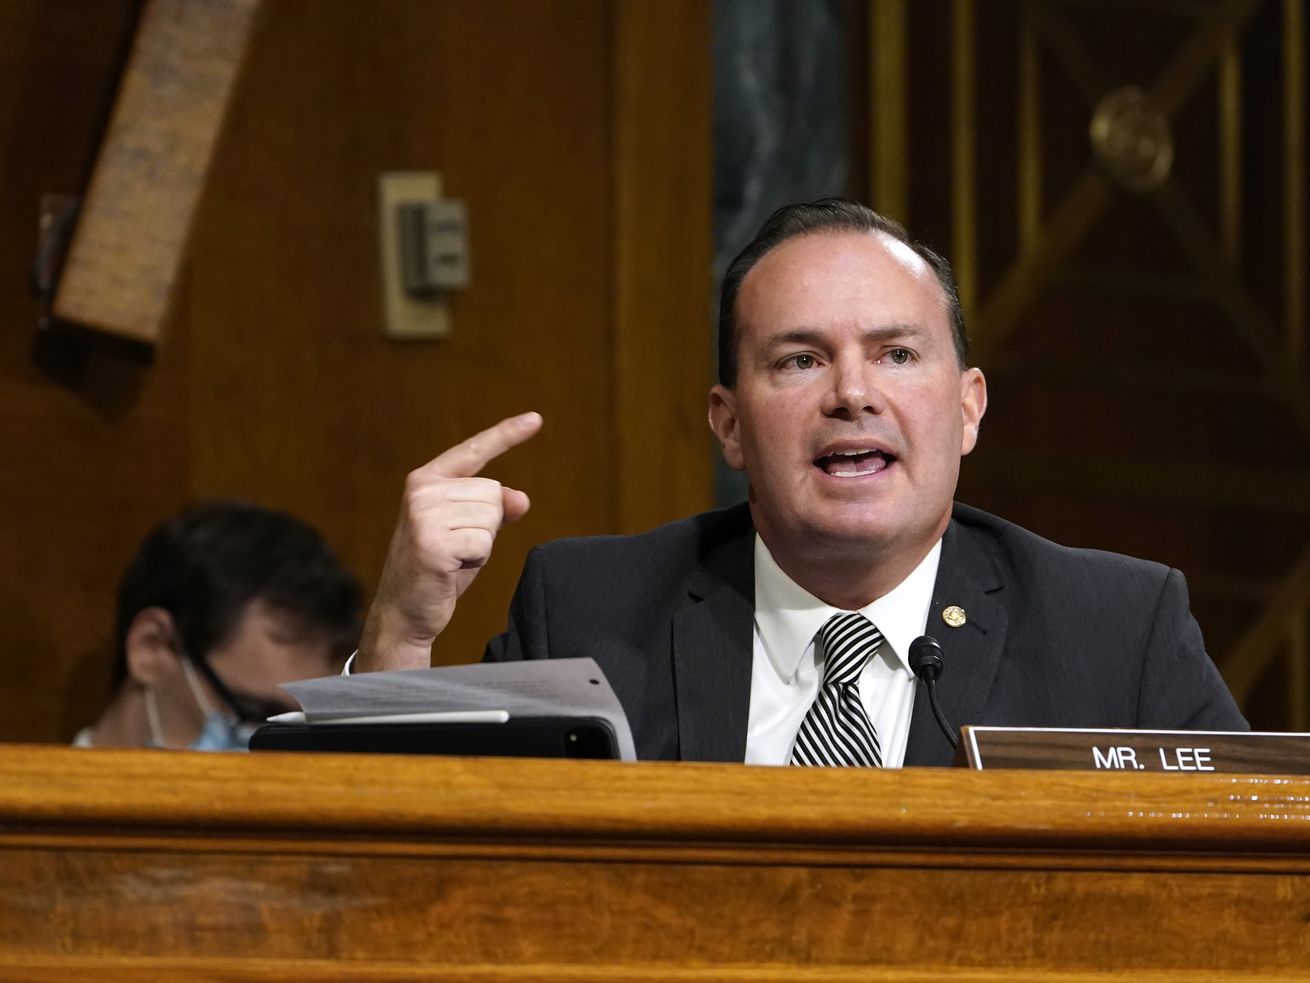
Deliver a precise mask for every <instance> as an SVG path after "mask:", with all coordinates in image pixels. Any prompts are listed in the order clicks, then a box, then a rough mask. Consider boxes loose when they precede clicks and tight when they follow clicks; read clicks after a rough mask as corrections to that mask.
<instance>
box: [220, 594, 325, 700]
mask: <svg viewBox="0 0 1310 983" xmlns="http://www.w3.org/2000/svg"><path fill="white" fill-rule="evenodd" d="M208 661H209V665H210V666H211V667H212V668H213V670H214V672H215V673H216V674H217V675H218V677H219V679H220V680H222V682H223V683H224V685H225V686H227V688H228V689H229V690H230V691H231V693H232V695H233V696H234V697H235V698H236V700H237V702H238V703H239V704H249V707H246V706H238V707H235V708H232V707H227V706H225V705H224V703H223V701H222V699H221V697H218V695H217V694H212V695H213V696H214V699H215V705H216V706H219V707H221V708H223V709H224V710H227V711H229V712H230V711H231V710H233V709H236V710H238V711H243V710H244V711H246V712H245V713H242V716H245V717H246V718H247V719H251V718H252V717H253V718H254V719H262V716H265V715H267V714H266V713H265V712H264V711H265V710H268V711H273V712H276V711H279V710H292V709H295V708H296V704H295V702H294V701H293V700H292V699H291V698H290V697H289V696H287V694H286V693H283V692H282V690H280V689H279V688H278V687H279V685H280V684H281V683H289V682H294V681H295V680H299V679H310V678H313V677H315V676H327V675H331V674H333V673H334V672H340V671H341V665H340V661H339V660H338V659H336V658H335V657H334V655H333V653H332V648H331V645H330V644H329V641H328V639H327V638H326V637H325V636H324V635H323V634H322V633H321V632H306V631H305V629H304V628H303V627H302V626H301V625H300V624H299V623H298V621H297V619H295V618H293V617H292V616H290V615H288V614H287V613H285V612H283V611H279V610H278V609H277V608H273V607H270V606H269V605H267V604H265V603H264V602H262V601H253V602H251V604H250V605H249V607H247V608H246V610H245V611H244V612H242V614H241V617H240V619H238V621H237V625H236V628H235V630H234V631H233V632H232V634H231V635H230V636H229V637H228V638H227V639H226V640H225V641H224V642H223V643H221V644H220V645H217V646H215V647H214V648H212V649H211V650H210V651H209V654H208ZM261 704H262V705H263V706H261ZM251 710H254V711H256V713H258V714H259V716H257V717H256V716H255V715H254V714H252V713H251V712H250V711H251Z"/></svg>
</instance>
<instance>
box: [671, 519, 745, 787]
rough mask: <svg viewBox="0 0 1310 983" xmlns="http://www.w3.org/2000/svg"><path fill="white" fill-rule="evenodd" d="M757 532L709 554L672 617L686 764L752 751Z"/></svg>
mask: <svg viewBox="0 0 1310 983" xmlns="http://www.w3.org/2000/svg"><path fill="white" fill-rule="evenodd" d="M754 544H755V535H754V529H753V528H750V527H749V524H747V529H746V531H745V533H743V534H742V535H739V536H736V537H734V538H732V539H730V540H729V541H728V542H726V543H725V544H724V545H722V546H720V547H719V548H718V549H717V550H715V551H714V552H712V553H710V554H709V555H708V556H707V557H706V558H705V561H704V562H703V563H702V565H701V567H700V569H699V570H698V571H697V572H696V574H695V575H694V576H693V577H692V579H691V582H690V584H689V586H688V589H687V594H688V604H687V606H686V607H684V608H683V609H682V610H680V611H679V612H677V613H676V614H675V615H674V618H673V671H674V693H675V696H676V699H677V716H678V747H679V757H680V758H681V759H682V760H683V761H737V762H740V761H742V760H744V759H745V756H746V729H747V718H748V717H749V715H750V692H751V661H752V646H753V641H752V638H753V635H752V633H753V625H754V620H755V565H754Z"/></svg>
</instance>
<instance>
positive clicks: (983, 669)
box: [905, 519, 1009, 765]
mask: <svg viewBox="0 0 1310 983" xmlns="http://www.w3.org/2000/svg"><path fill="white" fill-rule="evenodd" d="M1004 589H1005V584H1004V582H1003V580H1002V578H1001V576H1000V572H999V571H998V569H997V567H996V563H995V561H994V560H993V559H992V558H991V556H989V555H988V553H987V551H986V549H985V546H984V542H983V540H981V539H980V538H979V537H978V536H976V535H975V534H974V533H973V532H972V531H971V530H970V529H969V528H968V527H967V526H963V525H961V524H960V523H959V522H957V521H955V520H954V519H952V520H951V524H950V525H949V526H948V527H947V530H946V535H945V536H944V537H943V539H942V556H941V563H940V565H939V567H938V571H937V584H936V586H935V587H934V588H933V597H932V608H931V610H930V612H929V614H928V627H927V629H926V632H927V634H929V635H932V636H933V637H934V638H936V639H937V641H938V642H940V643H941V646H942V656H943V661H944V664H945V666H944V668H943V670H942V675H941V679H940V680H939V681H938V683H937V698H938V700H939V701H940V702H941V705H942V712H943V713H945V715H946V719H947V720H948V721H949V722H950V723H951V724H952V725H953V726H954V727H956V728H957V729H958V728H959V727H961V726H963V725H965V724H973V723H978V722H979V720H980V719H981V716H982V713H983V710H984V708H985V707H986V705H987V698H988V695H989V694H990V693H991V689H992V682H993V680H994V679H995V677H996V669H997V666H998V665H999V664H1000V659H1001V650H1002V649H1003V648H1004V647H1005V636H1006V631H1007V627H1008V622H1009V618H1008V613H1007V610H1006V607H1005V605H1004V603H1003V602H1002V597H1003V596H1004V595H1003V592H1004ZM952 605H953V606H955V607H958V608H962V609H963V610H964V612H965V617H966V619H967V620H966V621H965V623H964V624H963V625H961V626H959V627H958V628H953V627H951V626H950V625H949V624H948V623H947V622H946V621H944V620H943V618H942V612H943V611H945V610H946V609H947V608H948V607H951V606H952ZM917 690H918V691H917V692H916V693H915V697H914V714H913V716H911V718H910V736H909V741H908V743H907V745H906V748H905V764H906V765H949V764H950V763H951V762H952V760H953V759H954V751H953V750H952V749H951V746H950V744H948V743H947V741H946V738H945V736H943V735H942V733H941V731H940V730H939V729H938V727H937V721H936V720H935V719H934V718H933V714H932V708H931V707H930V706H929V703H928V692H927V688H926V687H925V686H924V685H923V684H918V686H917Z"/></svg>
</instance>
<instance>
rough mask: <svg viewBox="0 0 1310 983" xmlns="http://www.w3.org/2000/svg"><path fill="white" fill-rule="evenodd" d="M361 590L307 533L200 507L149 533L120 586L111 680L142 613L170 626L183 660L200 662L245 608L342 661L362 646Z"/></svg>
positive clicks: (215, 504) (216, 504)
mask: <svg viewBox="0 0 1310 983" xmlns="http://www.w3.org/2000/svg"><path fill="white" fill-rule="evenodd" d="M360 599H361V593H360V587H359V582H358V581H357V580H356V579H355V578H354V576H353V575H352V574H351V573H350V572H349V571H348V570H346V569H345V567H343V566H342V565H341V563H340V562H339V561H338V560H337V558H336V556H335V554H333V552H332V550H331V549H330V548H329V547H328V545H327V543H325V542H324V541H323V538H322V537H321V536H319V534H318V532H317V531H315V530H314V528H313V527H311V526H309V525H307V524H306V523H304V522H301V521H300V520H299V519H297V518H295V517H294V516H291V515H288V514H286V513H285V512H276V511H273V510H271V509H265V508H261V507H259V506H257V505H250V504H247V503H244V502H232V501H210V502H202V503H200V504H197V505H194V506H192V507H191V508H188V509H186V510H185V511H183V512H182V513H180V514H178V515H176V516H174V517H173V518H171V519H168V520H166V521H165V522H163V523H161V524H160V525H158V526H156V527H155V529H153V530H152V531H151V532H150V534H149V535H147V536H146V538H145V539H144V540H143V541H142V543H141V546H140V547H139V548H138V549H137V552H136V555H135V556H134V557H133V558H132V561H131V563H129V564H128V567H127V571H126V572H125V573H124V574H123V578H122V580H121V581H119V585H118V611H117V617H116V619H115V629H114V641H115V648H116V650H117V679H118V681H119V682H121V681H122V680H123V679H124V678H125V676H126V672H127V661H126V660H127V652H126V640H127V630H128V628H129V626H130V625H131V624H132V620H133V619H134V618H135V617H136V616H137V614H139V613H140V612H141V611H143V610H145V609H146V608H149V607H160V608H163V609H164V610H165V611H167V612H168V613H169V614H170V615H171V616H172V618H173V624H174V625H175V627H176V629H177V632H178V634H179V636H180V638H181V642H182V645H183V647H184V649H185V652H186V654H187V655H188V656H189V657H190V658H193V659H204V658H207V656H208V654H209V652H210V651H211V650H212V649H214V648H215V647H217V646H220V645H222V644H223V643H224V642H225V641H226V640H227V639H228V637H229V636H230V635H231V633H232V632H233V631H235V630H236V627H237V622H238V621H239V620H240V618H241V616H242V614H243V613H244V612H245V610H246V608H247V607H248V606H249V605H250V603H251V602H252V601H262V602H263V603H265V604H267V605H268V606H269V607H270V608H272V609H274V610H276V611H278V612H280V613H284V614H287V615H290V616H291V617H292V618H293V619H294V620H296V621H298V622H299V623H300V625H301V626H302V627H303V628H304V630H305V631H307V632H319V633H322V634H323V635H324V636H325V637H326V638H327V639H328V641H329V644H330V645H331V648H332V651H333V652H334V653H335V654H338V655H340V656H341V658H342V659H344V658H345V656H347V655H349V653H350V651H351V649H352V648H353V647H354V645H355V642H356V640H357V638H358V636H359V607H360Z"/></svg>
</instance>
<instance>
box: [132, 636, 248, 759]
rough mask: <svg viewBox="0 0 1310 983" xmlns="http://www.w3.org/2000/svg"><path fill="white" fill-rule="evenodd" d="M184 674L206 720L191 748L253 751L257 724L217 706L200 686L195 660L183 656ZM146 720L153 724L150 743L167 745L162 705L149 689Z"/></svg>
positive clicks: (197, 749) (155, 745) (154, 745)
mask: <svg viewBox="0 0 1310 983" xmlns="http://www.w3.org/2000/svg"><path fill="white" fill-rule="evenodd" d="M182 673H183V675H184V676H186V681H187V687H188V688H189V689H190V690H191V695H192V696H193V697H195V701H196V705H197V706H199V707H200V710H201V712H202V713H203V714H204V715H205V722H204V724H203V725H202V726H201V728H200V733H199V734H197V735H196V739H195V740H193V741H192V742H191V743H190V744H188V745H187V748H188V749H189V750H191V751H249V750H250V735H251V734H253V733H254V732H255V729H256V727H257V726H258V725H257V724H252V723H247V722H245V721H242V720H236V719H234V718H233V717H229V716H228V715H227V714H225V713H223V712H221V711H219V710H216V709H214V707H213V705H212V704H210V702H209V700H208V698H207V697H206V696H205V691H204V690H203V689H201V688H200V681H199V680H198V679H196V671H195V669H193V668H192V667H191V660H190V659H187V658H185V657H184V658H183V659H182ZM146 720H147V721H148V722H149V724H150V743H151V746H152V747H158V748H162V747H167V746H168V745H166V744H165V743H164V728H163V727H162V726H161V725H160V723H159V707H158V706H157V705H156V703H155V692H154V690H147V691H146Z"/></svg>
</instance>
